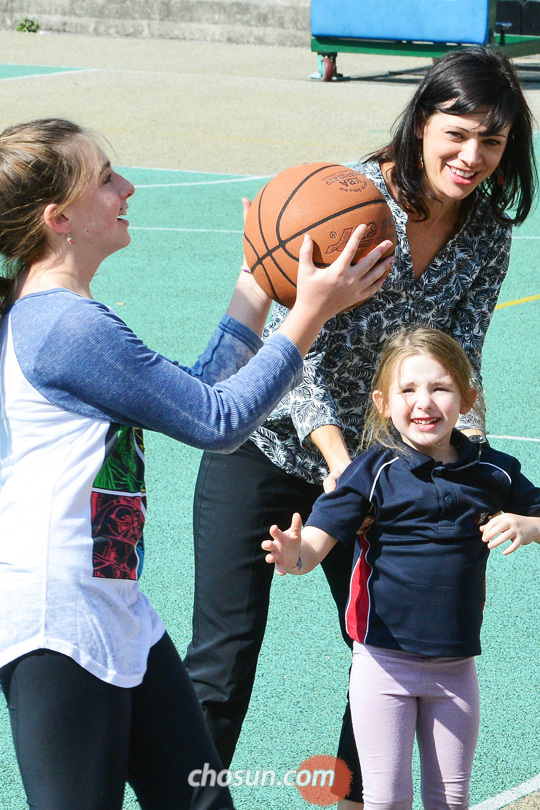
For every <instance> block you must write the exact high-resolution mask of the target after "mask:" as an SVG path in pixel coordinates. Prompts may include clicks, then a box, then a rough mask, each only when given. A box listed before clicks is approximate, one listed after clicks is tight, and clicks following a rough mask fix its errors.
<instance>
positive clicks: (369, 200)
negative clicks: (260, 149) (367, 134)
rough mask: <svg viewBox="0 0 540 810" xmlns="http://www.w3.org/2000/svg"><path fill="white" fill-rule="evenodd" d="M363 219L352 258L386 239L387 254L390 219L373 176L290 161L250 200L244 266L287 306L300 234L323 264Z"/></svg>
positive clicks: (333, 165) (291, 300) (293, 284)
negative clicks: (361, 235)
mask: <svg viewBox="0 0 540 810" xmlns="http://www.w3.org/2000/svg"><path fill="white" fill-rule="evenodd" d="M361 224H366V225H367V230H366V233H365V236H364V238H363V239H362V242H361V243H360V246H359V248H358V251H357V252H356V255H355V259H354V261H355V262H357V261H358V260H359V259H361V258H362V256H365V255H366V253H369V251H370V250H372V249H373V248H374V247H375V246H376V245H378V244H379V243H380V242H382V241H384V240H385V239H390V240H391V241H392V244H393V247H392V249H390V250H388V252H387V253H386V254H385V255H390V253H393V252H394V249H395V245H396V230H395V226H394V219H393V217H392V213H391V211H390V208H389V207H388V204H387V202H386V200H385V199H384V196H383V195H382V193H381V192H380V191H379V190H378V189H377V188H376V186H375V185H374V184H373V183H372V182H371V180H368V179H367V177H364V175H363V174H360V173H359V172H357V171H354V170H353V169H348V168H347V167H346V166H340V165H339V164H336V163H304V164H302V165H301V166H293V167H292V168H291V169H286V170H285V171H283V172H280V174H278V175H276V176H275V177H274V178H272V180H270V181H269V182H268V183H267V184H266V185H265V186H264V188H262V189H261V191H260V192H259V193H258V194H257V196H256V197H255V199H254V200H253V204H252V206H251V208H250V210H249V212H248V215H247V218H246V223H245V226H244V252H245V256H246V260H247V263H248V266H249V268H250V270H251V272H252V273H253V276H254V278H255V280H256V281H257V283H258V284H259V285H260V286H261V287H262V289H263V290H264V291H265V292H266V293H267V294H268V295H269V296H270V297H271V298H273V299H274V301H278V302H279V303H280V304H283V305H284V306H286V307H289V308H290V307H292V305H293V304H294V302H295V299H296V277H297V272H298V257H299V251H300V247H301V245H302V241H303V238H304V234H306V233H309V235H310V236H311V238H312V239H313V243H314V244H313V261H314V263H315V265H316V266H317V267H326V266H327V265H329V264H332V262H333V261H335V259H337V258H338V256H339V254H340V252H341V251H342V250H343V248H344V247H345V245H346V244H347V240H348V238H349V237H350V235H351V234H352V232H353V231H354V229H355V228H356V227H357V226H358V225H361Z"/></svg>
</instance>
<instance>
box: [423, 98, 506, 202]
mask: <svg viewBox="0 0 540 810" xmlns="http://www.w3.org/2000/svg"><path fill="white" fill-rule="evenodd" d="M484 119H485V114H484V113H471V114H470V115H450V114H449V113H445V112H436V113H433V115H430V116H429V118H428V119H427V120H426V121H425V122H424V123H423V124H421V125H419V127H418V130H417V136H418V138H420V140H421V151H422V159H423V162H424V172H425V176H426V181H427V184H428V185H429V187H430V188H431V191H432V193H433V194H434V195H435V197H436V198H437V199H438V200H439V201H440V202H442V203H443V204H444V205H451V204H459V203H460V202H461V201H462V200H463V199H465V197H467V196H468V195H469V194H471V192H472V191H474V190H475V189H476V188H478V186H479V185H480V184H481V183H483V182H484V180H486V179H487V178H488V177H489V176H490V175H491V174H492V173H493V172H494V171H495V169H496V168H497V166H498V165H499V163H500V160H501V158H502V156H503V152H504V150H505V147H506V143H507V141H508V136H509V134H510V127H509V126H507V127H504V128H503V129H501V130H500V131H499V132H496V133H492V134H490V135H487V134H486V127H485V124H484Z"/></svg>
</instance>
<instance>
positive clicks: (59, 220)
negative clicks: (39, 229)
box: [43, 203, 69, 233]
mask: <svg viewBox="0 0 540 810" xmlns="http://www.w3.org/2000/svg"><path fill="white" fill-rule="evenodd" d="M43 219H44V221H45V225H46V226H47V227H48V228H50V229H51V230H52V231H54V232H55V233H69V219H68V218H67V217H66V215H65V214H63V213H62V211H60V210H59V206H58V205H57V204H56V203H49V205H46V206H45V210H44V211H43Z"/></svg>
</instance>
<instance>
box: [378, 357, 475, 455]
mask: <svg viewBox="0 0 540 810" xmlns="http://www.w3.org/2000/svg"><path fill="white" fill-rule="evenodd" d="M475 399H476V392H475V391H474V390H473V389H471V397H470V399H469V400H468V401H467V402H464V401H463V399H462V397H461V394H460V393H459V390H458V387H457V384H456V382H455V381H454V379H453V378H452V376H451V375H450V374H449V372H448V370H447V369H446V368H445V367H444V366H443V365H442V364H441V363H440V362H439V361H438V360H436V359H435V358H434V357H431V356H430V355H428V354H413V355H410V356H408V357H406V358H405V359H404V360H403V361H402V362H400V363H397V364H396V368H395V369H394V372H393V376H392V382H391V384H390V389H389V391H388V396H387V397H384V395H383V393H382V392H381V391H374V392H373V401H374V402H375V405H376V407H377V409H378V411H379V413H381V414H382V415H383V416H384V417H385V418H386V419H391V420H392V423H393V425H394V427H395V428H396V430H398V431H399V433H400V435H401V438H402V439H403V441H404V442H405V443H406V444H408V445H409V446H410V447H414V448H415V449H416V450H419V451H420V452H421V453H425V454H426V455H428V456H431V457H432V458H434V459H436V460H438V461H442V462H448V461H450V460H454V451H453V448H452V447H451V444H450V436H451V433H452V430H453V428H454V427H455V425H456V422H457V421H458V418H459V416H460V414H464V413H467V412H468V411H469V410H470V409H471V408H472V406H473V405H474V402H475Z"/></svg>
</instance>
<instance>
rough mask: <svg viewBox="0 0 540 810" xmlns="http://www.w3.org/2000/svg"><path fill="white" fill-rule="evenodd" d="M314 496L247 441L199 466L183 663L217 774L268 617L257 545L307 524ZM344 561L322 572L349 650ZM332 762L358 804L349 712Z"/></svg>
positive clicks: (237, 726)
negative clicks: (272, 531)
mask: <svg viewBox="0 0 540 810" xmlns="http://www.w3.org/2000/svg"><path fill="white" fill-rule="evenodd" d="M322 491H323V490H322V486H320V485H314V484H310V483H308V482H306V481H304V480H302V479H301V478H298V477H296V476H292V475H288V474H287V473H285V472H283V470H281V469H280V468H279V467H277V466H276V465H275V464H272V462H271V461H269V460H268V459H267V458H266V456H265V455H264V454H263V453H262V452H261V451H260V450H259V449H258V448H257V447H256V446H255V445H254V444H253V443H252V442H249V441H248V442H247V443H246V444H244V445H243V446H242V447H241V448H240V449H239V450H237V451H236V452H235V453H231V454H230V455H223V454H219V453H205V454H204V455H203V458H202V460H201V465H200V468H199V475H198V478H197V485H196V488H195V501H194V514H193V517H194V538H195V595H194V610H193V638H192V641H191V643H190V645H189V647H188V650H187V654H186V658H185V664H186V667H187V669H188V672H189V675H190V677H191V680H192V682H193V685H194V687H195V691H196V692H197V695H198V697H199V700H200V702H201V705H202V708H203V712H204V715H205V717H206V722H207V724H208V728H209V730H210V734H211V735H212V738H213V740H214V742H215V744H216V747H217V749H218V752H219V754H220V756H221V759H222V760H223V763H224V766H225V767H229V765H230V763H231V760H232V757H233V754H234V750H235V747H236V743H237V740H238V737H239V735H240V731H241V728H242V723H243V721H244V717H245V715H246V712H247V709H248V705H249V701H250V697H251V692H252V689H253V682H254V679H255V671H256V667H257V660H258V657H259V652H260V649H261V644H262V641H263V637H264V632H265V629H266V621H267V617H268V605H269V598H270V585H271V582H272V577H273V574H274V568H273V566H271V565H268V564H267V563H266V562H265V560H264V556H265V552H263V550H262V549H261V542H262V541H263V540H264V539H266V538H268V536H269V534H268V530H269V527H270V526H271V525H272V524H273V523H277V524H278V526H281V527H288V526H289V525H290V522H291V517H292V515H293V513H294V512H299V513H300V514H301V515H302V519H303V520H306V519H307V517H308V515H309V513H310V512H311V508H312V506H313V503H314V502H315V500H316V499H317V498H318V496H319V495H320V494H321V492H322ZM352 555H353V549H346V548H344V547H343V546H342V545H341V544H339V543H338V544H337V545H336V546H335V547H334V548H333V549H332V551H331V552H330V554H329V555H328V556H327V557H326V559H325V560H324V562H323V564H322V565H323V569H324V573H325V575H326V578H327V580H328V583H329V585H330V589H331V592H332V595H333V597H334V600H335V602H336V605H337V608H338V611H339V617H340V623H341V630H342V634H343V638H344V640H345V641H346V643H347V644H348V645H349V646H351V645H352V642H351V640H350V638H349V637H348V635H347V633H346V630H345V626H344V616H345V607H346V603H347V598H348V591H349V580H350V574H351V568H352ZM344 698H345V696H344ZM338 756H339V757H341V758H342V759H343V760H345V762H347V764H348V766H349V768H350V769H351V770H352V771H353V775H354V778H353V783H352V787H351V792H350V794H349V798H351V799H354V800H356V801H361V797H362V781H361V775H360V765H359V762H358V755H357V753H356V746H355V743H354V736H353V731H352V722H351V716H350V709H349V705H348V703H347V708H346V710H345V715H344V719H343V726H342V731H341V738H340V743H339V748H338Z"/></svg>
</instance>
